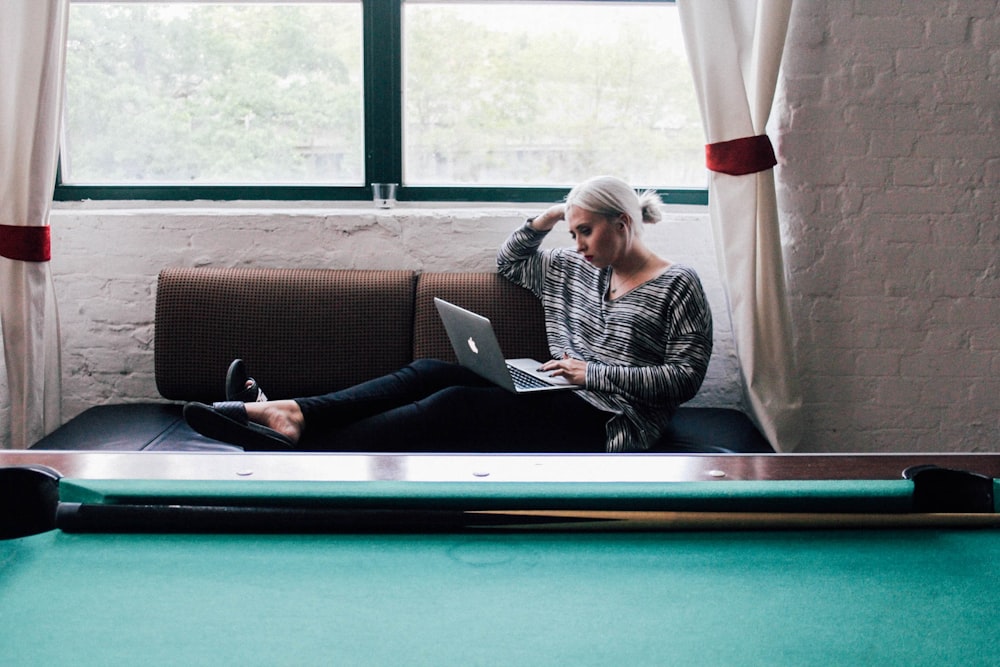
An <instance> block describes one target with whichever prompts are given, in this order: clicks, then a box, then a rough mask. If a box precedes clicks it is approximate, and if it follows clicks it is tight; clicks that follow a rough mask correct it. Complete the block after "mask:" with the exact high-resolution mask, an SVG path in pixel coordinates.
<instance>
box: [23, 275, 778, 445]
mask: <svg viewBox="0 0 1000 667" xmlns="http://www.w3.org/2000/svg"><path fill="white" fill-rule="evenodd" d="M434 297H441V298H443V299H446V300H448V301H451V302H453V303H456V304H458V305H460V306H463V307H465V308H468V309H470V310H473V311H476V312H478V313H481V314H483V315H485V316H486V317H488V318H490V320H492V322H493V325H494V327H495V329H496V331H497V337H498V338H499V341H500V345H501V348H502V349H503V351H504V353H505V355H506V356H508V357H534V358H537V359H545V358H548V356H549V355H548V347H547V344H546V340H545V330H544V323H543V314H542V309H541V306H540V304H539V302H538V300H537V299H536V298H535V297H534V296H533V295H532V294H531V293H530V292H528V291H527V290H524V289H522V288H520V287H517V286H515V285H512V284H510V283H509V282H507V281H506V280H504V279H503V278H501V277H499V276H497V275H496V274H492V273H472V272H465V273H417V272H415V271H409V270H335V269H272V268H204V267H202V268H167V269H164V270H163V271H161V272H160V274H159V277H158V280H157V290H156V304H155V338H154V366H155V378H156V388H157V390H158V392H159V394H160V396H161V397H162V400H158V401H147V402H131V403H119V404H112V405H100V406H95V407H92V408H90V409H88V410H85V411H84V412H82V413H81V414H80V415H78V416H76V417H75V418H73V419H71V420H70V421H68V422H67V423H66V424H64V425H63V426H61V427H60V428H58V429H57V430H56V431H54V432H52V433H51V434H49V435H47V436H46V437H44V438H43V439H42V440H40V441H39V442H37V443H35V444H34V445H33V446H32V449H46V450H128V451H240V448H238V447H234V446H232V445H228V444H224V443H220V442H216V441H213V440H209V439H207V438H204V437H202V436H200V435H198V434H197V433H195V432H194V431H192V430H191V429H190V428H189V427H188V426H187V425H186V424H185V423H184V420H183V419H182V418H181V408H182V407H183V404H184V402H187V401H201V402H206V403H211V402H213V401H220V400H224V398H225V397H224V392H225V386H224V385H225V375H226V370H227V368H228V366H229V363H230V361H232V360H233V359H235V358H241V359H243V360H244V361H245V362H246V364H247V368H248V369H249V371H250V374H251V375H252V376H253V377H254V378H256V379H257V381H258V382H259V383H260V385H261V387H262V388H263V390H264V391H265V392H266V394H267V395H268V397H269V398H271V399H277V398H289V397H295V396H306V395H310V394H316V393H323V392H327V391H331V390H334V389H338V388H342V387H347V386H350V385H353V384H356V383H358V382H361V381H363V380H366V379H369V378H372V377H376V376H378V375H381V374H383V373H387V372H390V371H393V370H396V369H397V368H399V367H401V366H403V365H405V364H407V363H408V362H410V361H411V360H413V359H419V358H438V359H445V360H451V361H454V359H455V357H454V354H453V352H452V349H451V345H450V344H449V342H448V338H447V335H446V334H445V331H444V328H443V326H442V325H441V322H440V320H439V317H438V314H437V310H436V308H435V307H434V304H433V299H434ZM303 446H309V443H308V442H307V441H304V442H303ZM400 450H401V451H405V450H406V442H405V434H401V437H400ZM470 451H471V452H474V451H476V450H475V443H474V442H470ZM654 451H657V452H679V453H691V452H705V453H760V452H772V451H773V450H772V448H771V447H770V445H769V444H768V443H767V441H766V440H765V439H764V438H763V436H761V434H760V432H759V431H758V430H757V429H756V427H755V426H754V425H753V423H752V422H751V420H750V419H748V418H747V416H746V415H744V414H743V413H742V412H740V411H738V410H734V409H730V408H711V407H681V408H680V409H679V410H678V412H677V414H676V416H675V417H674V419H673V421H672V424H671V428H670V430H669V431H668V432H667V433H665V434H664V436H663V438H662V439H661V441H660V442H659V443H658V444H657V446H656V447H655V449H654Z"/></svg>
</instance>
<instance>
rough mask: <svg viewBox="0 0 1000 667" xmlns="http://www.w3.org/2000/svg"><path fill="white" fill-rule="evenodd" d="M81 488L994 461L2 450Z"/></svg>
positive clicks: (851, 468) (849, 471) (653, 476)
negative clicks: (98, 482)
mask: <svg viewBox="0 0 1000 667" xmlns="http://www.w3.org/2000/svg"><path fill="white" fill-rule="evenodd" d="M24 465H42V466H47V467H49V468H52V469H53V470H55V471H57V472H58V473H59V474H61V475H62V476H64V477H73V478H78V479H191V480H228V479H253V480H285V481H294V480H303V481H422V482H468V481H478V482H584V481H589V482H698V481H734V480H866V479H872V480H878V479H885V480H891V479H900V478H901V476H902V473H903V471H904V470H905V469H907V468H910V467H912V466H919V465H936V466H939V467H943V468H950V469H955V470H963V471H967V472H975V473H979V474H981V475H986V476H989V477H993V478H1000V454H815V455H814V454H763V455H758V454H724V455H679V454H635V455H630V454H599V455H564V454H560V455H482V454H477V455H434V454H327V453H324V454H304V453H291V454H289V453H282V454H273V453H245V454H244V453H204V452H199V453H179V452H51V451H50V452H46V451H35V450H31V451H3V452H0V467H7V466H24Z"/></svg>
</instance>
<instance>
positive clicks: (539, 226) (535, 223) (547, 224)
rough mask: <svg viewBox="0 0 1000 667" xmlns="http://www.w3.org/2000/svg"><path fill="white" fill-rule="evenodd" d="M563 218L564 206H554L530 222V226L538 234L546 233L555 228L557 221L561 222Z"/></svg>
mask: <svg viewBox="0 0 1000 667" xmlns="http://www.w3.org/2000/svg"><path fill="white" fill-rule="evenodd" d="M565 217H566V205H565V204H555V205H553V206H550V207H549V208H547V209H546V210H545V212H544V213H542V214H541V215H539V216H537V217H536V218H535V219H534V220H532V222H531V226H532V227H534V228H535V229H536V230H538V231H540V232H547V231H550V230H551V229H552V228H553V227H555V226H556V225H557V224H558V223H559V221H560V220H563V219H564V218H565Z"/></svg>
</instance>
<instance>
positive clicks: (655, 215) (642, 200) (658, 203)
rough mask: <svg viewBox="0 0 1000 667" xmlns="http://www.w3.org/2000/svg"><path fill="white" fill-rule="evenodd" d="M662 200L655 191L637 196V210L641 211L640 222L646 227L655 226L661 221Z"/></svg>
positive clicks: (647, 191)
mask: <svg viewBox="0 0 1000 667" xmlns="http://www.w3.org/2000/svg"><path fill="white" fill-rule="evenodd" d="M662 206H663V200H662V199H660V194H659V193H658V192H657V191H656V190H646V191H645V192H643V193H642V194H640V195H639V208H640V209H641V210H642V221H643V222H644V223H646V224H647V225H655V224H656V223H658V222H659V221H660V220H662V219H663V208H662Z"/></svg>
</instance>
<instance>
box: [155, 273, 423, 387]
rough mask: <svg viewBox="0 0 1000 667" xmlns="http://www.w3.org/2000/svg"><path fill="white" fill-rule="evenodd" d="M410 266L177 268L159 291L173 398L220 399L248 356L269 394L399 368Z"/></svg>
mask: <svg viewBox="0 0 1000 667" xmlns="http://www.w3.org/2000/svg"><path fill="white" fill-rule="evenodd" d="M415 281H416V274H415V273H414V272H412V271H376V270H356V271H355V270H332V269H216V268H171V269H164V270H163V271H162V272H161V273H160V276H159V280H158V284H157V294H156V333H155V370H156V385H157V389H158V390H159V392H160V394H161V395H162V396H163V397H165V398H168V399H173V400H189V401H190V400H198V401H214V400H222V398H223V395H222V394H223V392H224V379H225V375H226V369H227V368H228V365H229V362H230V361H231V360H232V359H234V358H242V359H244V360H246V362H247V365H248V367H249V369H250V372H251V374H252V375H253V376H254V377H256V378H257V379H258V380H260V382H261V384H262V386H263V387H264V390H265V391H266V392H267V394H268V397H269V398H287V397H295V396H305V395H310V394H316V393H321V392H326V391H330V390H333V389H337V388H341V387H346V386H350V385H352V384H355V383H357V382H360V381H362V380H365V379H368V378H371V377H375V376H377V375H380V374H383V373H387V372H390V371H393V370H395V369H397V368H399V367H401V366H403V365H405V364H406V363H408V362H409V361H410V360H411V356H412V351H413V338H412V331H413V294H414V285H415Z"/></svg>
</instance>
